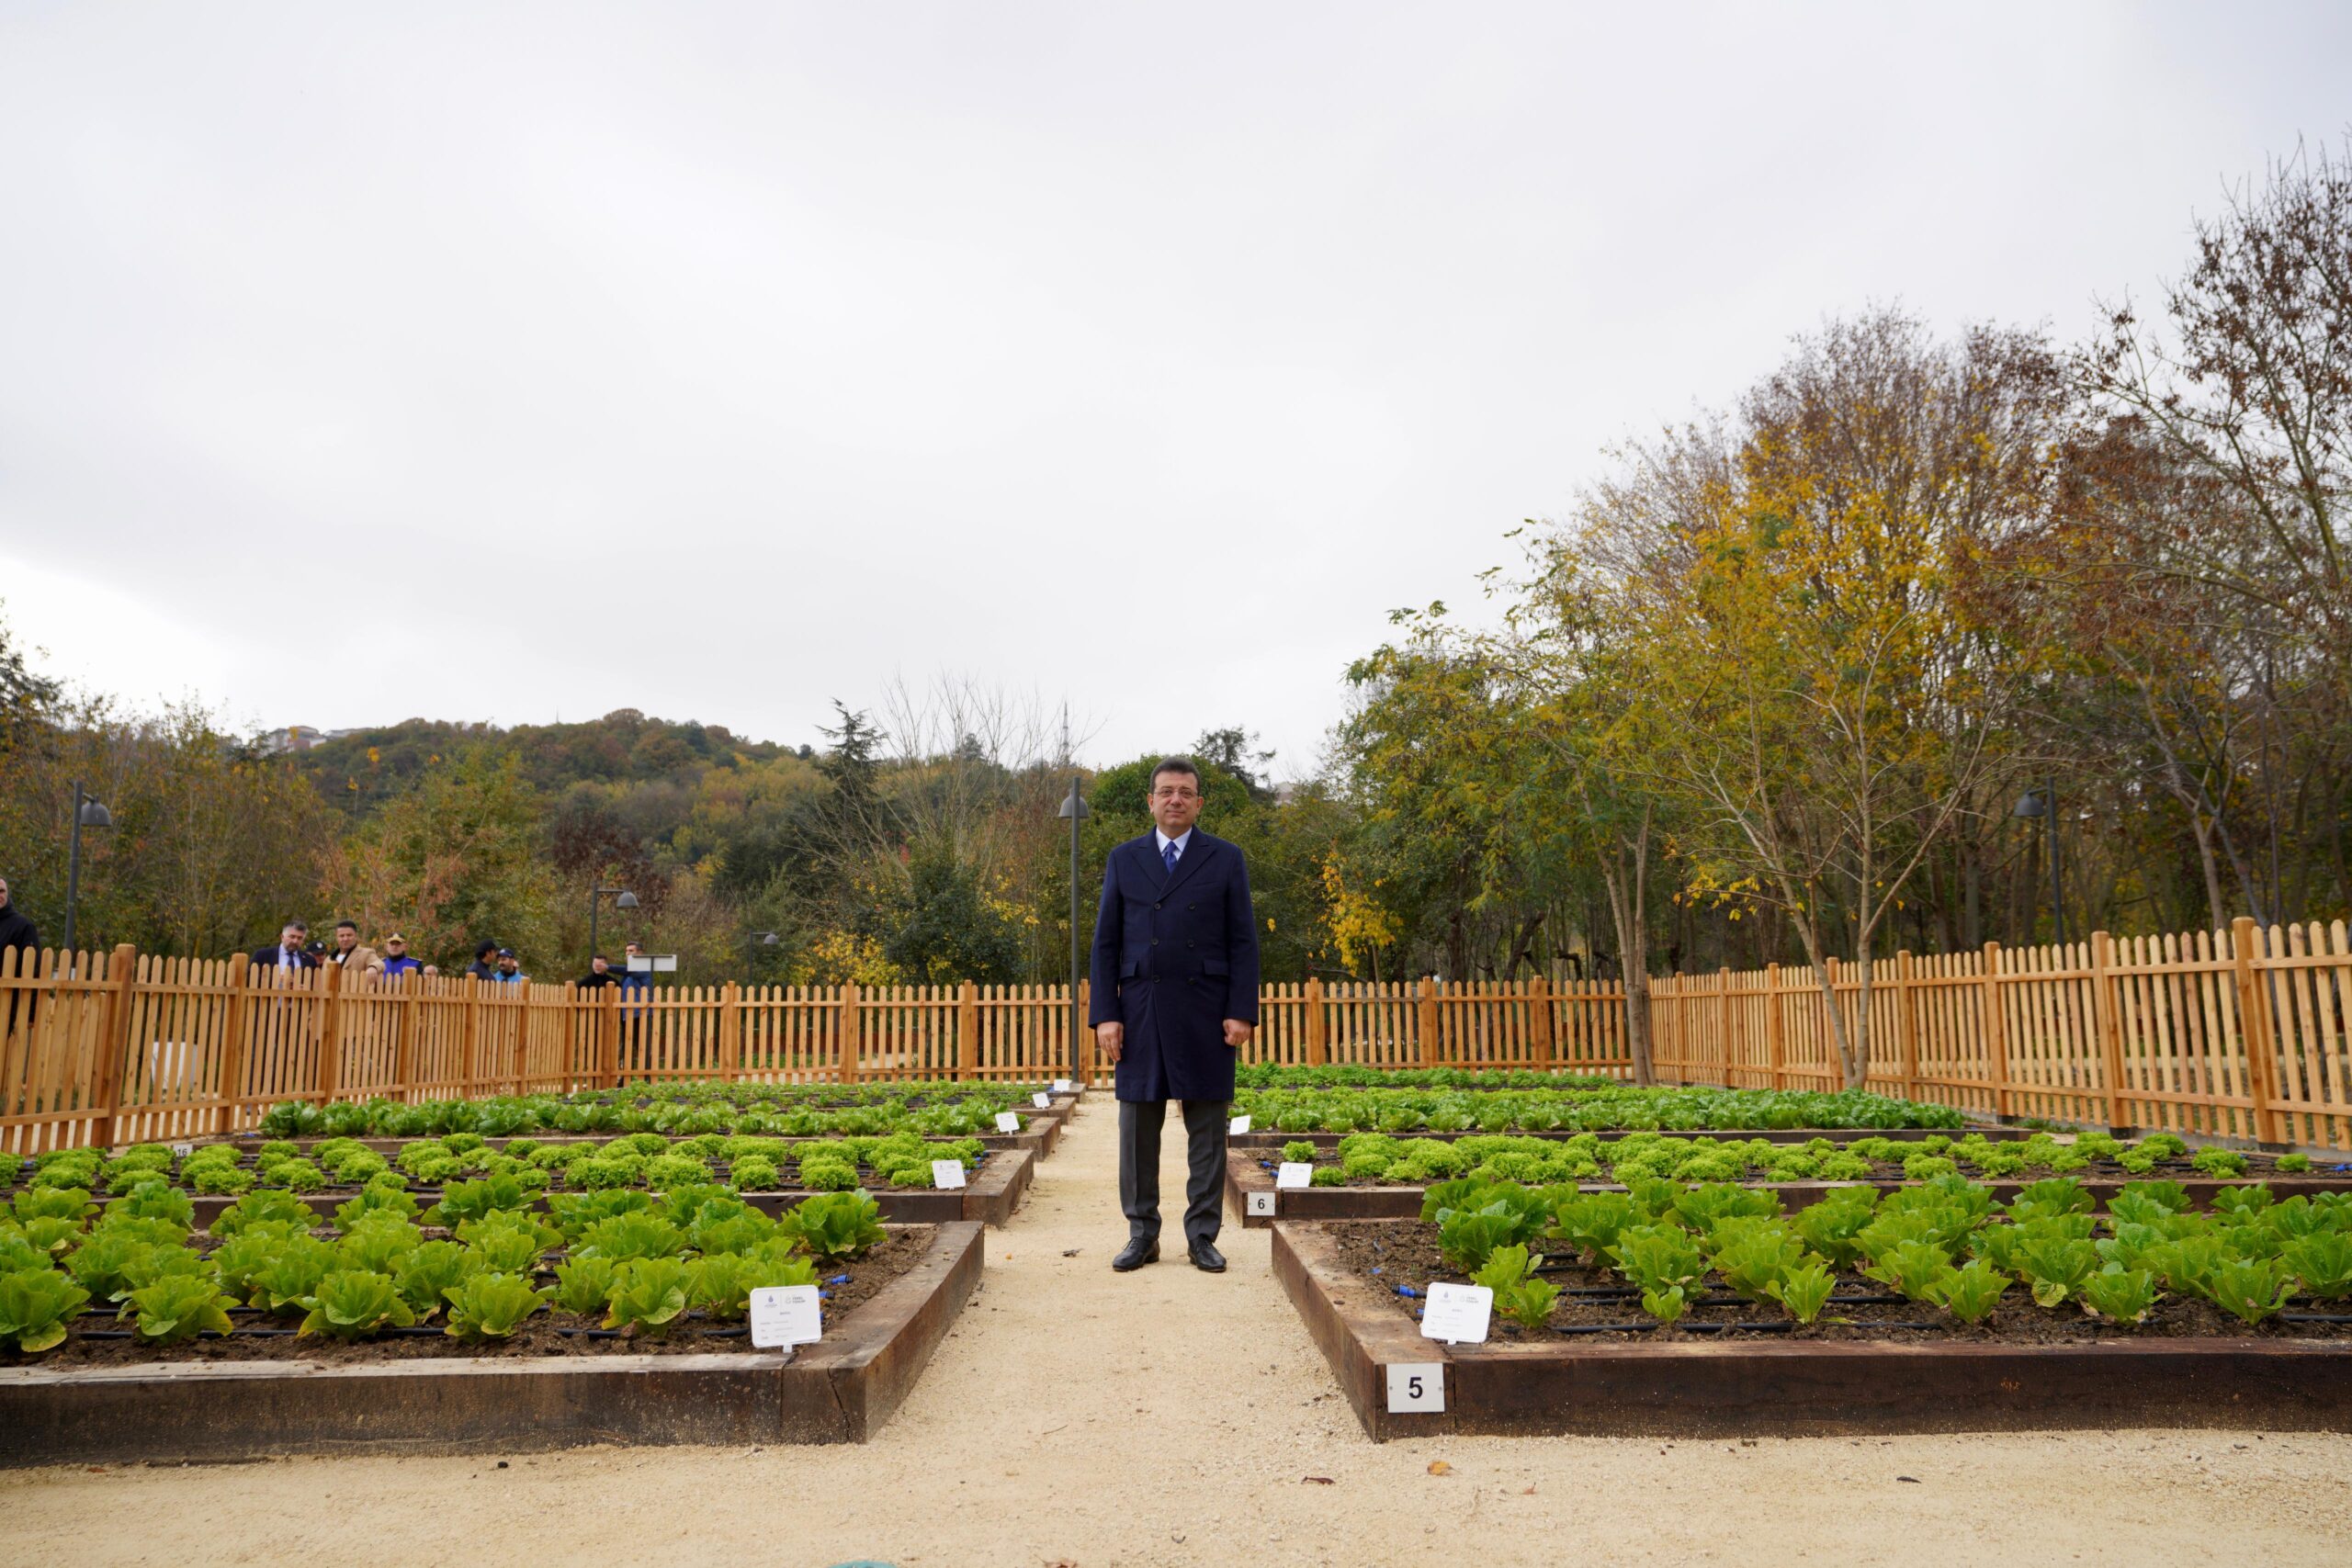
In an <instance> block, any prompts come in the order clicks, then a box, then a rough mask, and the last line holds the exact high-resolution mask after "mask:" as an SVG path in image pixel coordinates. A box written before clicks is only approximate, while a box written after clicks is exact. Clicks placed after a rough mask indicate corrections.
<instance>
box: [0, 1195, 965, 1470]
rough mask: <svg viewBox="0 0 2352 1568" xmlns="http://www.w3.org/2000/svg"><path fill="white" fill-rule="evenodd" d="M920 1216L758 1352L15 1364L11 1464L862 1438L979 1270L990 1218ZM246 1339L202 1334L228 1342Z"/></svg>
mask: <svg viewBox="0 0 2352 1568" xmlns="http://www.w3.org/2000/svg"><path fill="white" fill-rule="evenodd" d="M919 1234H920V1235H921V1237H922V1239H921V1242H920V1249H919V1250H917V1251H915V1252H914V1253H913V1254H912V1256H910V1257H903V1258H895V1259H886V1260H885V1261H886V1262H888V1264H889V1266H890V1268H891V1272H890V1277H889V1278H888V1280H885V1281H884V1282H882V1283H881V1284H880V1285H879V1288H878V1289H876V1290H875V1291H874V1292H873V1293H871V1294H870V1295H869V1296H866V1297H865V1298H864V1299H862V1300H858V1301H855V1302H854V1304H851V1305H850V1306H849V1307H848V1309H847V1310H846V1311H844V1312H842V1313H840V1314H838V1315H835V1314H831V1313H829V1314H828V1318H827V1322H826V1330H825V1337H824V1338H823V1339H822V1340H820V1341H819V1342H818V1343H816V1344H813V1345H805V1346H802V1347H800V1348H798V1349H797V1350H796V1351H793V1352H790V1353H786V1352H780V1351H760V1350H752V1349H750V1348H748V1339H746V1340H741V1341H732V1340H730V1341H718V1340H710V1341H706V1342H704V1344H705V1345H706V1346H707V1345H717V1344H720V1343H727V1344H732V1345H735V1346H737V1347H738V1348H733V1349H729V1350H713V1349H709V1348H693V1349H681V1348H675V1347H670V1348H665V1349H664V1350H663V1351H662V1352H659V1353H646V1352H645V1351H643V1350H641V1349H640V1348H638V1347H636V1346H633V1345H627V1344H626V1342H623V1341H617V1340H601V1339H596V1340H582V1343H586V1344H590V1345H594V1346H595V1347H597V1348H595V1349H593V1350H587V1351H582V1350H580V1349H578V1348H577V1347H576V1346H575V1347H573V1348H571V1349H570V1350H569V1351H568V1352H567V1351H558V1352H557V1353H553V1354H548V1353H544V1352H541V1351H538V1350H535V1349H533V1348H528V1347H525V1348H514V1349H508V1350H503V1351H499V1352H494V1353H482V1352H479V1351H477V1352H469V1353H461V1354H457V1355H450V1354H447V1353H432V1354H424V1353H417V1352H414V1351H409V1352H406V1353H401V1352H400V1351H394V1350H390V1349H386V1350H384V1351H382V1352H381V1353H369V1354H363V1355H358V1356H352V1357H349V1358H347V1359H345V1358H343V1357H341V1356H340V1355H334V1356H331V1355H322V1354H320V1353H317V1352H314V1351H311V1350H309V1349H307V1348H305V1349H304V1350H303V1351H302V1352H301V1353H300V1354H299V1355H297V1356H296V1357H293V1358H291V1359H287V1358H285V1357H283V1356H282V1355H278V1354H276V1353H273V1355H272V1356H271V1357H270V1358H268V1359H253V1358H247V1357H234V1356H220V1355H206V1356H202V1357H200V1358H199V1359H176V1360H163V1359H147V1360H142V1361H133V1362H130V1363H128V1364H123V1365H82V1366H76V1365H74V1364H72V1363H70V1362H63V1361H53V1360H34V1361H31V1362H23V1361H21V1360H20V1361H19V1363H18V1364H14V1365H0V1463H6V1464H10V1465H25V1464H51V1463H62V1462H85V1461H106V1462H124V1461H154V1462H202V1461H232V1460H251V1459H261V1458H266V1457H271V1456H275V1455H281V1454H306V1453H365V1452H414V1453H447V1452H468V1451H478V1450H494V1451H497V1452H500V1453H509V1452H519V1451H536V1450H550V1449H560V1448H568V1447H574V1446H578V1445H581V1444H585V1443H605V1442H624V1443H702V1444H752V1443H776V1442H863V1441H865V1439H867V1438H870V1437H872V1436H873V1435H874V1433H875V1432H876V1431H877V1430H878V1429H879V1428H880V1427H881V1426H882V1424H883V1423H884V1422H885V1421H887V1420H888V1417H889V1416H890V1414H891V1412H892V1411H894V1410H895V1409H896V1408H897V1407H898V1405H899V1403H900V1401H901V1400H903V1399H904V1398H905V1396H906V1394H907V1393H908V1391H909V1390H910V1388H912V1386H913V1384H914V1381H915V1379H916V1377H917V1376H918V1375H919V1374H920V1373H921V1371H922V1368H923V1365H924V1363H925V1362H927V1361H928V1360H929V1359H930V1357H931V1353H932V1351H933V1349H934V1348H936V1347H937V1345H938V1343H939V1341H940V1339H941V1338H942V1337H944V1335H945V1334H946V1331H947V1328H948V1326H949V1325H950V1324H951V1323H952V1322H953V1321H954V1320H955V1317H956V1314H957V1313H958V1312H959V1311H960V1310H961V1309H962V1307H963V1304H964V1303H965V1301H966V1300H967V1298H968V1297H969V1296H970V1294H971V1292H972V1290H973V1288H974V1286H975V1285H976V1284H977V1283H978V1280H979V1275H980V1269H981V1265H982V1258H983V1251H984V1246H985V1244H984V1242H983V1239H982V1238H983V1235H984V1231H983V1228H982V1227H981V1226H980V1225H978V1224H974V1223H971V1222H967V1221H956V1222H951V1223H948V1224H941V1225H938V1226H935V1227H933V1228H931V1229H930V1230H928V1231H927V1232H923V1233H919ZM906 1246H907V1244H900V1249H901V1250H902V1251H904V1250H905V1249H906ZM881 1250H882V1249H881V1248H877V1249H876V1251H877V1252H880V1251H881ZM854 1271H855V1270H854V1269H852V1272H853V1274H854ZM554 1326H555V1325H550V1328H553V1327H554ZM531 1332H533V1333H537V1332H539V1331H538V1330H537V1329H536V1328H535V1329H533V1330H532V1331H531ZM559 1337H560V1336H559ZM237 1339H238V1336H232V1337H229V1338H227V1339H224V1340H218V1341H207V1340H201V1339H199V1340H198V1341H197V1342H196V1347H195V1348H198V1350H200V1351H210V1350H213V1349H214V1348H215V1347H218V1348H221V1349H226V1348H229V1347H231V1346H233V1345H235V1344H236V1343H237ZM272 1343H277V1342H276V1341H273V1342H272ZM315 1343H316V1342H315V1341H314V1340H303V1341H300V1345H301V1346H303V1347H309V1346H311V1345H313V1344H315ZM445 1343H454V1342H449V1341H445Z"/></svg>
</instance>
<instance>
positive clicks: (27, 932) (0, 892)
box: [0, 880, 40, 1040]
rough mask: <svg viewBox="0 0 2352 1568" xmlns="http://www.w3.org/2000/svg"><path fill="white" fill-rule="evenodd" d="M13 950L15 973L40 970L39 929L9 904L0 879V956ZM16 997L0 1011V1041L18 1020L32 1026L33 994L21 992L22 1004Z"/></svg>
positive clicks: (29, 972) (23, 973)
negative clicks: (15, 959) (15, 960)
mask: <svg viewBox="0 0 2352 1568" xmlns="http://www.w3.org/2000/svg"><path fill="white" fill-rule="evenodd" d="M12 949H13V950H14V951H15V953H16V954H17V974H19V975H29V974H32V973H33V972H34V971H35V970H37V969H39V968H40V927H38V926H36V925H34V924H33V922H32V919H31V917H29V916H28V915H27V914H26V913H25V912H24V911H23V910H21V909H19V908H17V907H16V906H15V905H14V904H11V903H10V902H8V884H7V883H6V881H5V880H0V953H6V952H8V951H10V950H12ZM17 995H18V994H17V993H16V992H13V991H12V992H10V993H9V996H8V1005H7V1007H6V1009H5V1010H0V1040H6V1039H7V1038H8V1036H9V1035H11V1034H13V1033H15V1032H16V1030H17V1023H18V1021H22V1022H23V1023H24V1024H25V1025H26V1026H27V1027H28V1028H29V1027H30V1026H31V1023H32V1019H33V995H34V993H32V992H31V991H26V992H24V993H22V996H23V1000H22V1001H21V1002H19V1001H18V999H17Z"/></svg>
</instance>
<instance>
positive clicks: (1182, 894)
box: [1088, 828, 1258, 1101]
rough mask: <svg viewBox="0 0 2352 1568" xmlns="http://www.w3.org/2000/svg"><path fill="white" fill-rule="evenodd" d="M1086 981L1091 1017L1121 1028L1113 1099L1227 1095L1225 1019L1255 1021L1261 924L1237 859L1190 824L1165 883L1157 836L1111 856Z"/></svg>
mask: <svg viewBox="0 0 2352 1568" xmlns="http://www.w3.org/2000/svg"><path fill="white" fill-rule="evenodd" d="M1092 978H1093V987H1092V998H1093V999H1092V1005H1091V1008H1090V1012H1091V1017H1090V1018H1089V1019H1088V1022H1090V1023H1096V1024H1101V1023H1119V1024H1125V1026H1126V1041H1125V1045H1124V1047H1123V1048H1122V1050H1121V1053H1120V1056H1119V1066H1118V1069H1117V1083H1118V1097H1119V1098H1120V1099H1121V1100H1201V1101H1222V1100H1231V1099H1232V1098H1233V1061H1234V1057H1235V1056H1236V1055H1238V1052H1237V1051H1235V1049H1234V1048H1233V1047H1232V1046H1230V1045H1227V1043H1225V1021H1226V1020H1227V1019H1228V1018H1231V1019H1238V1020H1239V1021H1241V1022H1243V1023H1250V1024H1254V1023H1256V1022H1257V1021H1258V922H1257V919H1256V917H1255V916H1253V915H1252V914H1251V913H1250V870H1249V867H1247V866H1246V865H1244V864H1243V863H1242V861H1241V852H1240V851H1239V850H1238V849H1236V848H1234V847H1233V846H1232V845H1231V844H1229V843H1227V842H1226V841H1225V840H1223V839H1218V838H1213V837H1211V836H1210V835H1209V834H1207V833H1204V832H1203V831H1201V830H1200V829H1198V828H1195V829H1193V836H1192V838H1190V839H1189V840H1186V841H1185V845H1184V852H1183V854H1182V857H1181V858H1179V859H1178V861H1177V862H1176V872H1175V874H1174V875H1172V876H1171V875H1170V874H1168V871H1167V868H1166V867H1165V865H1164V864H1163V863H1161V860H1160V855H1159V837H1158V835H1157V834H1154V833H1146V834H1145V835H1144V836H1143V837H1141V838H1139V839H1130V840H1127V841H1126V842H1125V843H1124V844H1121V845H1120V846H1119V847H1118V848H1116V849H1114V850H1113V851H1112V852H1111V859H1110V862H1109V863H1107V864H1106V865H1105V866H1104V867H1103V903H1102V907H1101V908H1099V909H1098V910H1097V911H1096V913H1095V916H1094V962H1093V965H1092Z"/></svg>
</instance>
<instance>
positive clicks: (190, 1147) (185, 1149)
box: [172, 1144, 196, 1159]
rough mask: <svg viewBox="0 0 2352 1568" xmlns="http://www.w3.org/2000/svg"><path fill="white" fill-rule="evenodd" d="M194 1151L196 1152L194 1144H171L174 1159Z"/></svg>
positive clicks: (185, 1156) (184, 1156) (184, 1157)
mask: <svg viewBox="0 0 2352 1568" xmlns="http://www.w3.org/2000/svg"><path fill="white" fill-rule="evenodd" d="M194 1153H196V1145H194V1144H174V1145H172V1157H173V1158H174V1159H186V1158H187V1156H190V1155H192V1154H194Z"/></svg>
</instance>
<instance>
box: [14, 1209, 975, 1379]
mask: <svg viewBox="0 0 2352 1568" xmlns="http://www.w3.org/2000/svg"><path fill="white" fill-rule="evenodd" d="M888 1228H889V1237H888V1240H886V1241H884V1242H883V1243H882V1245H880V1246H879V1247H876V1248H875V1249H874V1250H873V1251H871V1252H869V1253H867V1254H866V1255H865V1257H864V1258H858V1259H856V1260H854V1261H853V1262H849V1263H843V1264H838V1265H831V1266H828V1265H823V1264H820V1265H819V1266H818V1278H819V1279H820V1281H822V1283H821V1286H820V1288H821V1289H822V1290H823V1292H825V1298H824V1299H825V1337H827V1338H828V1339H831V1338H833V1337H835V1336H836V1335H837V1334H838V1333H839V1331H840V1329H841V1325H842V1323H843V1322H844V1321H845V1320H846V1319H847V1317H848V1315H849V1314H850V1313H852V1312H853V1311H854V1310H855V1309H856V1308H857V1307H858V1306H859V1305H861V1304H862V1303H865V1302H867V1301H870V1300H871V1299H873V1297H874V1296H876V1294H878V1293H879V1292H881V1291H882V1289H883V1288H884V1287H885V1286H887V1285H888V1284H889V1283H890V1281H891V1280H896V1279H897V1278H899V1275H901V1274H904V1273H905V1272H906V1271H907V1270H908V1269H911V1268H913V1267H914V1266H915V1264H916V1263H917V1262H918V1261H919V1260H920V1259H921V1258H922V1256H923V1254H924V1253H925V1252H927V1251H928V1250H930V1247H931V1242H932V1235H933V1226H930V1225H892V1226H890V1227H888ZM318 1234H319V1235H322V1236H325V1237H329V1238H330V1239H331V1238H332V1234H333V1233H331V1232H326V1231H322V1232H320V1233H318ZM425 1235H426V1238H427V1239H433V1238H435V1237H437V1236H441V1235H447V1233H446V1232H438V1231H434V1230H430V1229H428V1230H427V1231H426V1232H425ZM560 1260H561V1255H560V1254H559V1253H550V1254H548V1256H547V1257H546V1258H544V1259H543V1260H542V1268H541V1269H540V1279H539V1283H541V1284H543V1285H551V1284H553V1283H555V1271H554V1269H555V1264H556V1263H558V1262H559V1261H560ZM843 1274H846V1275H848V1276H849V1278H848V1279H847V1280H842V1279H841V1278H840V1276H842V1275H843ZM230 1315H231V1316H232V1317H233V1318H234V1319H235V1320H236V1323H237V1328H238V1332H236V1333H234V1334H232V1335H228V1336H226V1337H222V1336H218V1335H209V1334H208V1335H205V1336H202V1337H199V1338H198V1339H196V1340H194V1341H193V1342H191V1343H189V1344H186V1345H175V1346H169V1347H165V1348H156V1347H154V1346H148V1345H141V1344H140V1343H138V1341H137V1340H135V1339H132V1338H128V1337H126V1338H120V1339H116V1338H111V1337H107V1338H98V1337H92V1335H93V1331H96V1333H100V1334H104V1333H109V1332H115V1333H122V1334H125V1335H128V1334H129V1333H130V1325H129V1323H127V1322H125V1323H118V1322H117V1321H116V1319H115V1315H114V1314H113V1313H112V1312H110V1311H109V1312H104V1313H85V1314H83V1316H82V1317H81V1318H80V1319H78V1320H77V1321H76V1324H75V1326H74V1331H73V1332H72V1333H70V1334H68V1335H67V1336H66V1339H65V1343H64V1344H62V1345H60V1346H59V1347H57V1348H55V1349H53V1350H45V1351H43V1352H41V1353H40V1355H37V1356H27V1355H22V1354H20V1353H18V1352H17V1351H16V1350H14V1349H5V1350H0V1367H46V1368H54V1369H62V1370H66V1371H74V1370H77V1369H81V1368H87V1367H124V1366H134V1365H139V1364H141V1363H145V1362H152V1361H317V1362H322V1363H325V1364H327V1365H331V1366H341V1365H348V1364H350V1363H353V1362H361V1361H406V1360H416V1359H424V1358H442V1357H471V1358H481V1357H491V1358H518V1359H530V1358H535V1357H544V1356H616V1355H627V1356H677V1355H714V1354H726V1353H729V1352H735V1351H741V1352H742V1353H744V1354H746V1355H748V1354H751V1353H752V1337H751V1335H750V1334H749V1333H748V1332H746V1331H745V1330H744V1326H743V1325H742V1324H741V1323H740V1322H736V1323H717V1322H713V1321H711V1320H710V1319H709V1318H708V1317H707V1316H706V1315H705V1314H702V1313H701V1312H700V1311H696V1312H693V1313H690V1314H687V1315H686V1317H685V1318H684V1320H681V1321H678V1322H675V1323H673V1325H670V1327H669V1329H668V1331H667V1332H666V1333H663V1334H659V1335H647V1336H644V1337H633V1336H631V1335H629V1334H628V1333H626V1332H624V1331H621V1330H612V1331H609V1332H607V1331H605V1330H604V1329H603V1328H602V1327H601V1325H602V1324H603V1322H604V1319H603V1317H602V1316H601V1315H597V1316H582V1315H580V1314H574V1313H568V1312H561V1311H558V1310H556V1309H554V1308H552V1307H551V1308H549V1309H548V1311H546V1312H542V1313H538V1314H535V1315H534V1316H532V1317H531V1318H530V1320H529V1321H528V1323H527V1324H526V1326H524V1327H523V1328H522V1329H520V1330H518V1331H517V1332H516V1333H515V1335H514V1336H513V1337H510V1338H507V1339H503V1340H500V1339H488V1340H481V1341H479V1342H470V1343H469V1342H467V1341H462V1340H458V1339H456V1338H453V1337H450V1336H449V1335H447V1334H445V1333H443V1332H442V1329H443V1328H444V1327H446V1326H447V1315H446V1314H444V1315H442V1316H439V1317H435V1319H433V1320H432V1322H430V1323H429V1324H419V1325H417V1327H416V1328H415V1329H409V1330H401V1331H399V1332H396V1333H394V1334H391V1335H388V1336H386V1337H383V1338H380V1339H359V1340H342V1339H335V1338H332V1337H328V1336H326V1335H322V1334H306V1335H301V1336H300V1337H298V1336H296V1335H295V1334H294V1333H293V1332H292V1330H293V1329H294V1327H295V1326H296V1325H298V1324H299V1323H300V1321H301V1320H300V1317H299V1316H296V1317H285V1316H280V1315H277V1314H269V1313H261V1312H251V1311H232V1313H231V1314H230ZM258 1329H272V1330H277V1331H278V1332H276V1333H267V1334H265V1333H258V1332H252V1330H258ZM426 1330H429V1332H420V1331H426ZM727 1330H732V1331H733V1332H732V1333H727V1332H725V1331H727Z"/></svg>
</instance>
